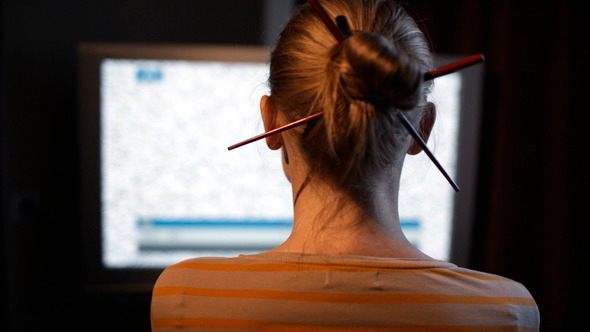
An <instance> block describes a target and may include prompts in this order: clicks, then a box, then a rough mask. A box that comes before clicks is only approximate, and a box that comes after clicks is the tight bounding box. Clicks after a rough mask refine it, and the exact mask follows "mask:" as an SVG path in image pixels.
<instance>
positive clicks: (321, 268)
mask: <svg viewBox="0 0 590 332" xmlns="http://www.w3.org/2000/svg"><path fill="white" fill-rule="evenodd" d="M322 5H323V7H324V8H325V9H326V11H327V12H328V14H329V16H330V17H337V16H343V17H344V18H345V19H346V22H347V24H344V25H343V32H344V33H345V34H346V37H347V38H346V40H345V41H344V42H342V43H338V42H337V41H336V40H335V39H334V36H333V35H332V34H331V33H330V32H329V31H328V29H327V28H326V26H325V25H324V24H323V23H322V22H321V20H320V19H319V18H318V16H317V15H316V13H315V12H314V11H313V10H312V8H311V7H310V6H309V5H304V6H302V7H301V8H300V9H299V10H298V12H297V13H296V14H295V15H294V16H293V17H292V18H291V20H290V21H289V23H288V25H287V26H286V27H285V29H284V30H283V32H282V33H281V35H280V37H279V40H278V43H277V45H276V46H275V48H274V50H273V52H272V54H271V63H270V77H269V84H270V91H271V94H270V96H264V97H262V99H261V103H260V106H261V113H262V118H263V121H264V125H265V129H266V130H267V131H268V130H272V129H274V128H277V127H279V126H281V125H283V124H286V123H289V122H292V121H295V120H298V119H301V118H304V117H306V116H308V115H311V114H315V113H318V112H323V116H322V117H321V118H320V119H316V120H313V121H310V122H308V123H307V124H306V125H304V126H300V127H297V128H295V129H292V130H290V131H285V132H282V133H280V134H277V135H273V136H269V137H267V138H266V143H267V145H268V147H269V148H270V149H282V152H283V153H282V162H283V168H284V171H285V175H286V176H287V178H288V179H289V181H290V182H291V184H292V190H293V206H294V222H293V230H292V233H291V235H290V237H289V238H288V239H287V240H286V241H285V242H284V243H283V244H281V245H280V246H278V247H277V248H275V249H273V250H270V251H269V252H266V253H261V254H257V255H242V256H239V257H236V258H197V259H191V260H187V261H184V262H181V263H179V264H176V265H173V266H170V267H169V268H167V269H166V271H165V272H164V273H163V274H162V275H161V276H160V278H159V279H158V282H157V284H156V286H155V288H154V293H153V298H152V326H153V329H154V330H160V329H161V330H166V329H167V328H174V327H178V328H189V329H191V328H192V329H196V328H226V329H244V330H267V329H274V330H286V329H302V330H311V329H322V330H323V329H329V328H339V329H344V328H351V329H362V330H367V329H391V328H399V329H403V328H417V327H419V328H422V329H423V330H433V331H434V330H437V331H438V330H441V329H442V330H444V329H448V330H469V331H471V330H478V329H484V328H485V329H489V330H494V328H497V330H523V331H525V330H527V331H528V330H536V329H537V328H538V325H539V313H538V309H537V307H536V305H535V302H534V300H533V299H532V297H531V295H530V294H529V292H528V291H527V290H526V289H525V288H524V287H523V286H522V285H520V284H518V283H516V282H514V281H511V280H508V279H505V278H503V277H500V276H495V275H489V274H485V273H480V272H476V271H471V270H467V269H462V268H459V267H457V266H455V265H453V264H450V263H447V262H441V261H437V260H434V259H432V258H430V257H428V256H427V255H425V254H424V253H422V252H421V251H419V250H418V249H416V248H415V247H413V246H412V244H411V243H410V242H409V241H408V240H407V239H406V238H405V236H404V234H403V233H402V230H401V226H400V221H399V216H398V205H397V194H398V189H399V179H400V174H401V169H402V165H403V161H404V157H405V155H406V154H407V153H409V154H415V153H419V152H420V147H419V145H417V144H416V143H414V141H413V140H412V139H411V137H410V136H409V135H408V133H407V131H406V130H405V128H404V127H403V126H402V125H401V124H400V123H399V121H398V117H397V116H396V114H397V112H404V114H405V115H406V117H407V118H409V119H410V121H412V123H413V124H414V125H415V126H416V127H417V128H419V132H420V133H421V134H422V136H423V138H424V139H425V140H426V139H428V135H429V133H430V130H431V129H432V125H433V123H434V118H435V117H434V114H435V108H434V105H433V104H431V103H428V102H427V95H428V92H429V86H428V85H426V84H424V83H423V80H422V77H423V73H425V72H427V71H430V70H431V69H432V59H431V55H430V51H429V47H428V45H427V42H426V40H425V38H424V35H423V34H422V33H421V31H420V30H419V29H418V27H417V26H416V23H415V22H414V21H413V20H412V19H411V18H410V17H409V16H408V15H407V14H406V13H405V11H404V10H403V9H402V8H401V7H400V6H399V5H398V4H397V3H395V2H392V1H387V0H324V1H322Z"/></svg>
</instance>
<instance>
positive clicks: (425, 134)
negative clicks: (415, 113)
mask: <svg viewBox="0 0 590 332" xmlns="http://www.w3.org/2000/svg"><path fill="white" fill-rule="evenodd" d="M435 121H436V106H435V105H434V104H433V103H427V104H426V106H424V112H423V113H422V119H420V124H419V125H420V127H418V128H417V131H418V133H419V134H420V137H422V139H423V140H424V142H428V138H430V133H431V132H432V128H433V127H434V122H435ZM420 152H422V148H421V147H420V145H418V144H417V143H416V142H415V141H413V140H412V144H411V145H410V148H409V149H408V154H410V155H416V154H418V153H420Z"/></svg>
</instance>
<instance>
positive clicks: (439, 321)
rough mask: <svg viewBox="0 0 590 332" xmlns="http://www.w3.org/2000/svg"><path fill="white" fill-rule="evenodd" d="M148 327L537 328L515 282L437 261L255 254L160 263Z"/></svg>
mask: <svg viewBox="0 0 590 332" xmlns="http://www.w3.org/2000/svg"><path fill="white" fill-rule="evenodd" d="M151 319H152V330H153V331H178V330H183V331H184V330H202V329H215V330H216V331H218V329H222V330H262V331H264V330H277V331H291V330H298V331H299V330H303V331H316V330H321V331H324V330H331V329H332V330H338V331H347V330H351V331H373V330H388V331H398V330H399V331H402V330H403V331H536V330H538V327H539V311H538V308H537V306H536V304H535V301H534V300H533V298H532V297H531V295H530V293H529V292H528V291H527V290H526V288H525V287H524V286H522V285H521V284H519V283H517V282H514V281H512V280H510V279H506V278H503V277H500V276H496V275H492V274H487V273H482V272H476V271H472V270H468V269H463V268H459V267H457V266H456V265H453V264H451V263H447V262H442V261H427V260H415V259H414V260H410V259H392V258H378V257H365V256H325V255H305V254H295V253H262V254H257V255H243V256H239V257H236V258H195V259H190V260H186V261H183V262H181V263H178V264H176V265H172V266H170V267H168V268H167V269H166V270H165V271H164V272H163V273H162V275H161V276H160V277H159V279H158V281H157V283H156V285H155V287H154V290H153V295H152V306H151Z"/></svg>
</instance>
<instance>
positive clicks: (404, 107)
mask: <svg viewBox="0 0 590 332" xmlns="http://www.w3.org/2000/svg"><path fill="white" fill-rule="evenodd" d="M321 4H322V5H323V7H324V8H325V10H326V11H327V12H328V14H329V16H330V17H337V16H344V17H345V18H346V19H347V22H348V24H349V26H350V29H351V35H350V36H349V37H348V38H347V39H346V40H345V42H343V43H340V44H339V43H338V42H337V40H336V39H335V38H334V36H333V35H332V34H331V33H330V32H329V30H328V29H327V28H326V26H325V25H324V23H323V22H321V20H320V19H319V18H318V16H317V14H316V13H315V12H314V11H313V9H312V8H311V7H310V6H309V5H307V4H306V5H303V6H301V7H300V8H299V10H298V11H297V12H296V13H295V15H294V16H293V17H292V18H291V20H290V21H289V22H288V24H287V25H286V27H285V28H284V30H283V31H282V33H281V35H280V36H279V39H278V42H277V44H276V45H275V47H274V49H273V51H272V54H271V62H270V77H269V85H270V90H271V98H270V100H271V102H272V103H273V104H274V105H276V106H277V109H279V110H281V111H282V112H283V115H284V117H285V118H286V120H287V121H294V120H297V119H300V118H303V117H304V116H306V115H310V114H313V113H317V112H324V115H323V117H322V118H321V119H319V120H317V121H315V122H311V123H308V124H307V125H306V126H304V127H303V128H297V130H294V131H293V133H294V135H297V136H298V138H299V141H300V145H301V148H302V151H303V153H304V157H305V158H306V159H307V162H308V164H309V165H310V166H311V171H312V172H313V173H315V175H319V176H322V177H324V178H329V179H331V180H332V181H333V182H334V184H336V185H342V186H344V187H345V188H350V187H353V186H354V187H359V186H360V187H362V186H363V185H364V184H365V183H367V181H369V180H370V178H371V176H372V174H374V173H375V172H379V171H380V170H383V169H385V168H391V167H392V166H393V165H394V164H395V163H396V160H397V159H396V158H397V155H398V152H399V151H400V149H403V148H404V146H405V148H406V149H407V144H406V143H408V142H409V139H408V135H407V133H406V132H405V129H404V128H403V127H402V126H401V124H400V123H398V121H397V118H396V116H395V112H398V111H409V112H407V116H408V117H409V118H410V119H412V121H417V119H418V118H419V117H420V114H419V113H420V108H416V106H417V105H418V104H419V103H420V102H421V101H423V100H424V99H425V94H426V93H427V89H425V87H424V84H423V78H422V77H423V76H422V75H423V73H424V72H427V71H430V70H431V69H432V59H431V54H430V50H429V47H428V43H427V41H426V38H425V37H424V35H423V34H422V32H421V31H420V30H419V28H418V27H417V25H416V23H415V22H414V20H413V19H412V18H411V17H410V16H409V15H408V14H407V13H406V12H405V10H404V9H403V8H402V7H401V6H400V5H398V4H397V3H395V2H393V1H388V0H323V1H322V2H321Z"/></svg>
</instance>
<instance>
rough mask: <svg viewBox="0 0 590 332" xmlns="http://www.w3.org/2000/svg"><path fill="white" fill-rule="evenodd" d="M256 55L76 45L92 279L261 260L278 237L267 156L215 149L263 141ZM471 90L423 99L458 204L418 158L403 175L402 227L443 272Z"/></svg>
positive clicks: (284, 204)
mask: <svg viewBox="0 0 590 332" xmlns="http://www.w3.org/2000/svg"><path fill="white" fill-rule="evenodd" d="M268 54H269V50H268V48H265V47H229V46H203V45H192V46H188V45H126V44H83V45H81V46H80V48H79V59H80V64H79V67H80V87H81V88H80V112H81V113H80V119H81V155H82V194H83V196H82V201H83V211H82V217H83V219H84V225H85V232H86V233H87V237H86V239H85V242H86V245H87V248H88V249H87V252H88V253H89V256H88V257H89V259H88V260H89V264H95V265H96V267H94V268H93V269H98V270H101V271H103V272H104V271H110V270H112V271H124V270H126V269H133V270H136V272H137V271H138V270H144V269H145V270H158V269H162V268H163V267H165V266H167V265H169V264H172V263H175V262H178V261H180V260H182V259H186V258H190V257H196V256H236V255H239V254H248V253H256V252H261V251H265V250H268V249H271V248H273V247H274V246H277V245H278V244H280V243H281V242H282V241H283V240H285V239H286V238H287V236H288V235H289V232H290V229H291V225H292V217H293V215H292V213H293V212H292V197H291V188H290V184H289V183H288V181H287V180H286V178H285V176H284V174H283V171H282V168H281V157H280V154H279V152H277V151H270V150H269V149H268V148H267V147H266V145H265V143H264V141H259V142H257V143H254V144H250V145H247V146H244V147H241V148H239V149H236V150H232V151H228V150H227V147H228V146H230V145H232V144H234V143H236V142H238V141H241V140H243V139H246V138H249V137H251V136H254V135H256V134H259V133H261V132H263V126H262V123H261V120H260V111H259V101H260V97H261V96H262V95H264V94H268V93H269V92H268V87H267V85H266V80H267V75H268V63H267V60H268ZM452 60H453V58H448V57H439V58H438V61H439V63H440V64H446V63H448V62H450V61H452ZM474 73H475V75H474ZM480 80H481V75H480V71H478V70H473V69H469V70H466V71H464V72H459V73H455V74H451V75H448V76H444V77H441V78H438V79H436V80H435V84H434V90H433V92H432V94H431V96H430V101H432V102H434V103H435V104H436V105H437V122H436V124H435V127H434V130H433V134H432V136H431V139H430V141H429V146H430V147H431V149H432V150H433V152H434V154H435V155H436V156H437V158H438V159H439V161H440V162H441V163H442V165H443V166H444V167H445V168H446V169H447V171H448V172H449V173H450V174H451V176H453V177H454V178H455V179H456V180H457V182H458V184H459V186H461V187H462V189H463V191H462V193H460V194H455V192H454V191H453V189H452V188H451V186H449V184H448V183H447V182H446V180H445V179H444V177H442V175H441V174H440V173H439V172H438V170H437V169H436V168H435V167H434V165H432V163H431V162H430V161H429V159H428V158H427V157H426V156H425V155H424V154H419V155H417V156H408V157H407V158H406V163H405V166H404V168H403V173H402V181H401V190H400V198H399V206H400V217H401V220H402V229H403V230H404V232H405V233H406V235H407V237H408V238H409V239H410V241H411V242H413V243H414V244H415V245H416V246H417V247H418V248H419V249H421V250H422V251H424V252H425V253H426V254H428V255H430V256H432V257H434V258H437V259H441V260H455V261H461V260H464V259H465V257H464V256H465V253H464V252H462V251H463V250H468V248H469V233H470V220H469V218H470V217H471V215H472V212H471V209H472V205H473V202H472V201H470V200H471V199H472V198H471V197H472V195H473V190H474V188H475V167H476V153H477V149H476V147H477V146H476V143H477V140H478V137H477V127H478V119H479V118H478V116H479V105H478V97H479V88H478V86H479V81H480ZM467 93H469V94H470V95H469V96H467V95H466V94H467ZM465 127H468V128H465ZM462 129H463V130H462ZM466 195H469V197H465V196H466ZM462 197H465V199H463V200H462V199H461V198H462ZM458 218H463V219H464V220H459V219H458ZM454 233H455V234H454ZM453 245H454V246H455V249H453ZM457 248H458V249H457ZM453 256H454V257H453Z"/></svg>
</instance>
